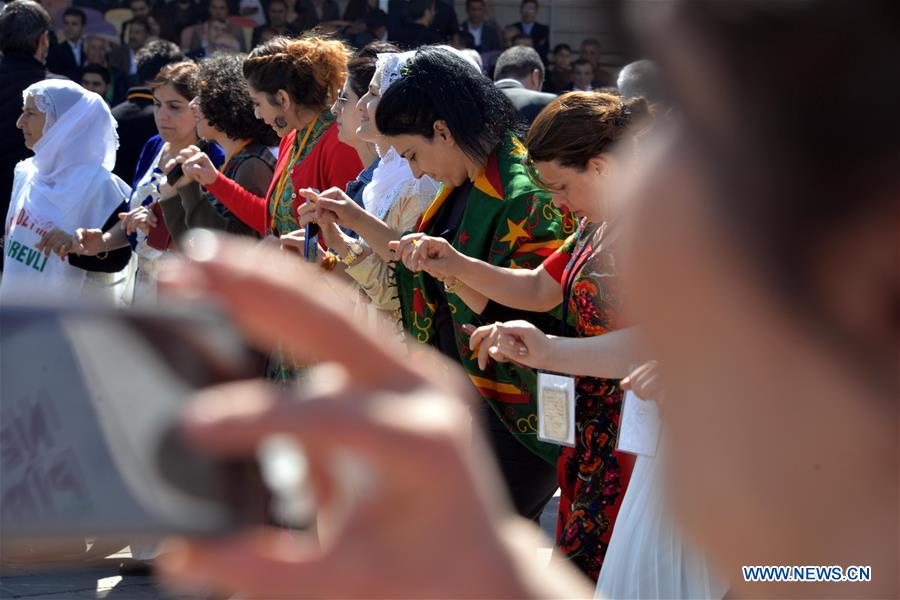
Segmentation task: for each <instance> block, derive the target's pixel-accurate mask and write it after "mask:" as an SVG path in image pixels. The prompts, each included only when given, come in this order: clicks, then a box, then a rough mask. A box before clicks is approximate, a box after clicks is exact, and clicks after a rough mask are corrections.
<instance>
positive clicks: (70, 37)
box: [47, 8, 87, 79]
mask: <svg viewBox="0 0 900 600" xmlns="http://www.w3.org/2000/svg"><path fill="white" fill-rule="evenodd" d="M86 23H87V15H85V14H84V11H83V10H81V9H78V8H67V9H66V11H65V12H64V13H63V37H64V39H63V40H62V41H60V42H59V43H58V44H54V45H53V46H52V47H51V48H50V54H49V55H48V56H47V68H48V69H50V71H51V72H53V73H58V74H59V75H65V76H66V77H68V78H69V79H78V72H79V70H80V69H81V66H82V65H83V64H84V37H83V36H84V26H85V24H86Z"/></svg>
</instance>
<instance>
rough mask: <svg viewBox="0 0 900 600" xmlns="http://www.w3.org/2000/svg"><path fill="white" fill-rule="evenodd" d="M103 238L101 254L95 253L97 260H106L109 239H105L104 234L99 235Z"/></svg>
mask: <svg viewBox="0 0 900 600" xmlns="http://www.w3.org/2000/svg"><path fill="white" fill-rule="evenodd" d="M101 237H102V238H103V256H100V255H99V254H98V255H97V258H98V259H99V260H106V257H107V256H109V240H108V239H106V236H105V235H104V236H101Z"/></svg>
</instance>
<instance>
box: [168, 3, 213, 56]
mask: <svg viewBox="0 0 900 600" xmlns="http://www.w3.org/2000/svg"><path fill="white" fill-rule="evenodd" d="M156 18H157V19H158V20H159V22H160V25H161V26H162V34H161V35H162V37H163V38H165V39H167V40H169V41H172V42H175V43H176V44H179V45H180V44H181V33H182V31H184V29H185V28H187V27H193V26H194V25H196V24H197V23H200V22H202V21H203V19H205V18H206V9H205V8H204V7H203V6H201V5H200V3H199V2H196V1H195V0H174V2H171V3H169V4H163V5H162V6H161V7H160V10H159V12H158V14H157V15H156Z"/></svg>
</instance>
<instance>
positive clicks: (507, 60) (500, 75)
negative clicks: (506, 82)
mask: <svg viewBox="0 0 900 600" xmlns="http://www.w3.org/2000/svg"><path fill="white" fill-rule="evenodd" d="M535 69H537V70H538V71H540V72H541V80H542V81H543V79H544V63H543V62H542V61H541V56H540V55H539V54H538V53H537V50H535V49H534V48H529V47H528V46H513V47H512V48H508V49H506V50H504V51H503V54H501V55H500V58H498V59H497V66H496V67H494V81H497V80H498V79H525V78H526V77H528V76H529V75H531V74H532V73H533V72H534V70H535Z"/></svg>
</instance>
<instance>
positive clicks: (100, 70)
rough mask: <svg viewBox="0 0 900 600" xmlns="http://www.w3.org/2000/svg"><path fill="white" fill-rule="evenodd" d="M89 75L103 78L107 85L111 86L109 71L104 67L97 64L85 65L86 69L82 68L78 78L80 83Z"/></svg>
mask: <svg viewBox="0 0 900 600" xmlns="http://www.w3.org/2000/svg"><path fill="white" fill-rule="evenodd" d="M87 73H94V74H95V75H99V76H100V77H102V78H103V81H104V82H105V83H106V85H109V69H107V68H106V67H104V66H103V65H98V64H95V63H90V64H87V65H84V67H82V68H81V75H80V76H79V77H78V81H81V78H82V77H84V76H85V75H86V74H87Z"/></svg>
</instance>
